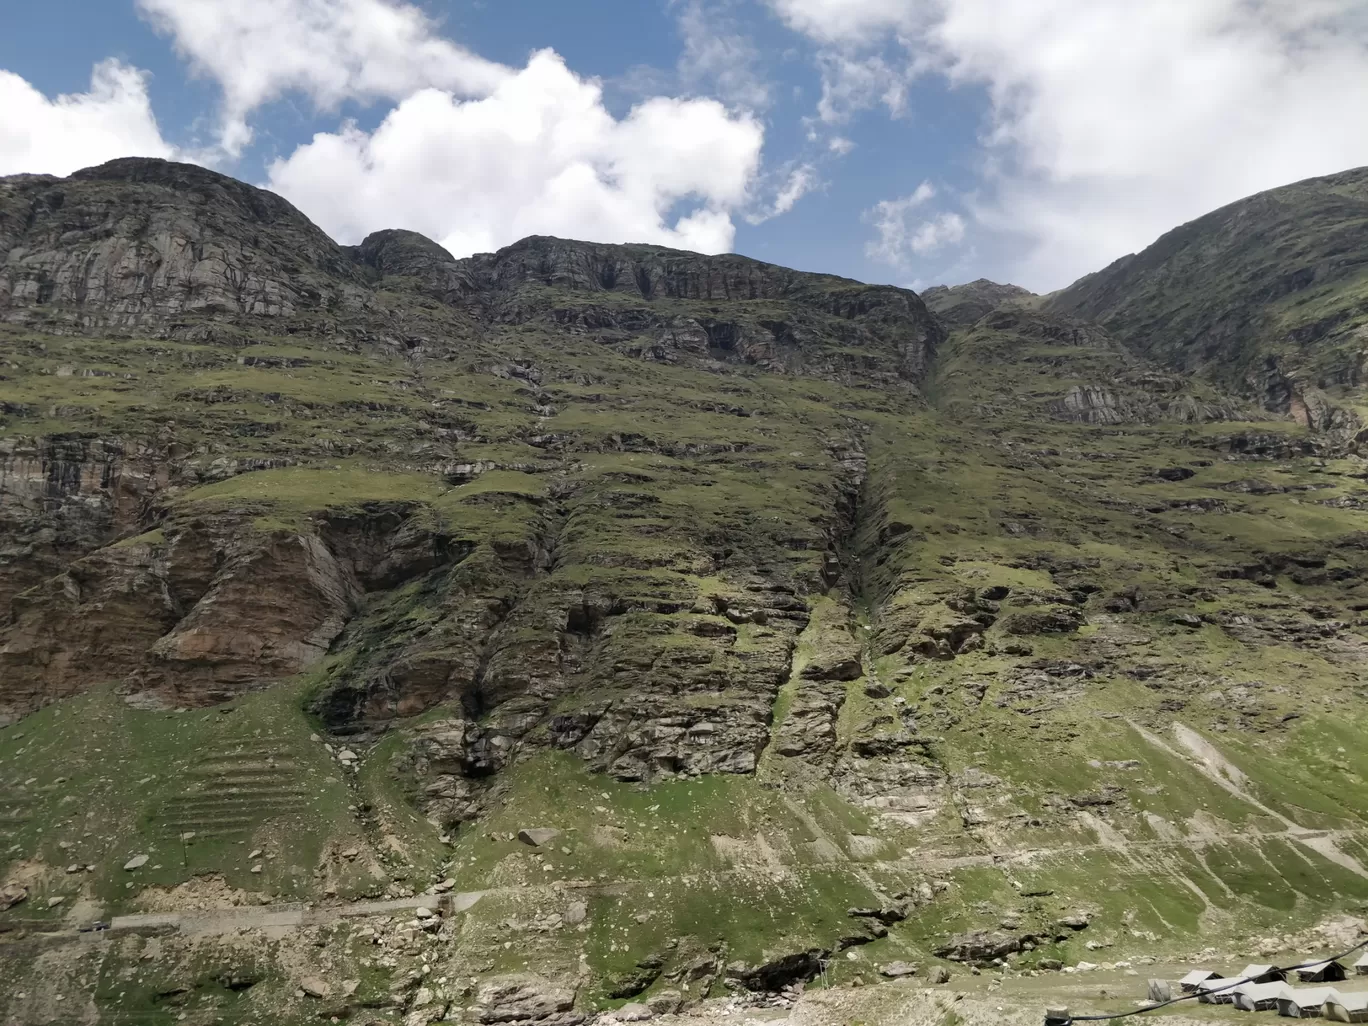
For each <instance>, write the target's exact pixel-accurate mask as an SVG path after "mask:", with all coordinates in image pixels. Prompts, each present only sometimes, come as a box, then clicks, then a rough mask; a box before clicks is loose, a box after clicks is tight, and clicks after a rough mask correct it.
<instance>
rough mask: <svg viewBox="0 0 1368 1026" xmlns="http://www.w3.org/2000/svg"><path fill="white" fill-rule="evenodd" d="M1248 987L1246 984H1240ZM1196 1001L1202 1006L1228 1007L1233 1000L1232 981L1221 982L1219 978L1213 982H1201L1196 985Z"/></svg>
mask: <svg viewBox="0 0 1368 1026" xmlns="http://www.w3.org/2000/svg"><path fill="white" fill-rule="evenodd" d="M1241 986H1248V984H1241ZM1197 1000H1198V1001H1200V1002H1201V1003H1202V1004H1204V1005H1228V1004H1230V1003H1231V1002H1232V1001H1234V1000H1235V989H1234V981H1233V980H1223V979H1221V978H1220V977H1219V976H1218V977H1216V978H1215V979H1214V980H1203V981H1202V982H1201V983H1199V984H1197Z"/></svg>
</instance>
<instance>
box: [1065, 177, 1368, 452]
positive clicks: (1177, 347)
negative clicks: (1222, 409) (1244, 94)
mask: <svg viewBox="0 0 1368 1026" xmlns="http://www.w3.org/2000/svg"><path fill="white" fill-rule="evenodd" d="M1366 240H1368V169H1364V168H1359V169H1357V170H1354V171H1345V172H1343V173H1341V174H1337V175H1330V176H1328V177H1325V178H1312V179H1308V180H1307V181H1304V182H1298V183H1297V184H1295V185H1289V186H1285V187H1283V188H1280V189H1273V190H1271V191H1269V192H1264V193H1260V194H1258V195H1257V196H1251V197H1249V198H1248V199H1243V200H1240V201H1239V202H1237V203H1232V204H1231V205H1230V206H1227V207H1223V208H1222V209H1220V210H1217V211H1215V212H1213V213H1210V214H1207V215H1206V216H1205V217H1201V218H1198V219H1197V220H1196V221H1193V222H1191V223H1190V224H1186V225H1183V226H1182V227H1180V228H1175V229H1174V230H1173V231H1171V232H1169V233H1168V234H1167V235H1165V236H1164V237H1163V238H1161V239H1159V241H1157V242H1156V243H1155V244H1154V245H1152V246H1150V247H1149V248H1148V249H1146V250H1145V251H1144V252H1143V253H1138V254H1132V255H1131V256H1127V257H1122V258H1121V259H1120V260H1118V261H1117V262H1116V263H1114V264H1112V265H1111V266H1110V267H1107V268H1105V269H1104V270H1101V271H1098V272H1097V273H1096V274H1092V275H1089V276H1088V277H1086V278H1083V279H1082V280H1081V281H1079V282H1077V283H1075V284H1074V285H1072V286H1070V287H1069V288H1067V289H1064V290H1063V291H1062V292H1059V293H1056V294H1055V295H1053V296H1051V297H1049V300H1048V302H1047V303H1046V307H1047V308H1048V309H1050V310H1052V311H1055V312H1059V313H1066V314H1069V315H1073V316H1078V317H1085V318H1088V319H1089V320H1093V321H1097V322H1098V323H1100V324H1102V325H1103V326H1105V327H1106V328H1107V329H1108V330H1110V331H1111V332H1112V333H1113V334H1115V335H1116V336H1117V337H1118V338H1120V339H1122V340H1123V341H1125V342H1126V343H1128V344H1129V345H1130V346H1131V347H1132V348H1134V349H1135V350H1136V351H1138V352H1140V353H1143V354H1145V355H1146V356H1149V357H1151V358H1153V359H1155V360H1157V361H1159V362H1160V363H1163V364H1164V365H1165V366H1168V367H1171V368H1173V369H1174V370H1178V371H1182V372H1190V371H1198V372H1201V373H1203V374H1205V375H1207V376H1209V377H1211V378H1212V379H1213V380H1216V381H1219V382H1222V383H1224V384H1226V385H1227V386H1229V387H1233V388H1237V389H1240V390H1244V391H1249V392H1251V393H1253V394H1255V395H1257V396H1258V398H1259V399H1260V400H1261V401H1262V402H1263V404H1264V406H1265V407H1266V408H1267V409H1268V410H1271V411H1274V412H1278V413H1286V414H1290V415H1291V416H1292V417H1294V418H1295V419H1296V420H1298V421H1300V422H1302V423H1304V424H1308V425H1310V426H1312V427H1314V428H1316V429H1317V430H1319V431H1338V432H1340V433H1341V434H1344V435H1357V434H1358V433H1359V432H1360V431H1361V430H1362V429H1363V427H1364V420H1363V404H1362V396H1361V393H1362V389H1363V386H1364V383H1365V372H1366V369H1368V364H1365V352H1368V246H1365V241H1366Z"/></svg>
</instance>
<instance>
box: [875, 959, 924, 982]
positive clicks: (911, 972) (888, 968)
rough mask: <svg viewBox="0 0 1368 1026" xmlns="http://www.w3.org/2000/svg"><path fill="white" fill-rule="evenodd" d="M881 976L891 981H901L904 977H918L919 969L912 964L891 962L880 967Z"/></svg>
mask: <svg viewBox="0 0 1368 1026" xmlns="http://www.w3.org/2000/svg"><path fill="white" fill-rule="evenodd" d="M879 975H880V976H886V977H888V979H890V980H899V979H902V978H903V977H904V976H916V975H917V967H916V966H915V965H913V964H912V963H911V962H889V963H888V964H887V965H882V966H879Z"/></svg>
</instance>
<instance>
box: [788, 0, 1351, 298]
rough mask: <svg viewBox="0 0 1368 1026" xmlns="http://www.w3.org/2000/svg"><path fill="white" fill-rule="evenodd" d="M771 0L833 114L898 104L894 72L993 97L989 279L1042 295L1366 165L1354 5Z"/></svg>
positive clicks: (982, 209) (981, 223) (985, 227)
mask: <svg viewBox="0 0 1368 1026" xmlns="http://www.w3.org/2000/svg"><path fill="white" fill-rule="evenodd" d="M769 3H770V4H771V6H772V7H773V8H774V9H775V10H776V11H777V12H778V13H779V14H780V15H781V17H783V18H784V20H785V21H786V22H787V23H788V24H789V25H791V26H792V27H794V28H795V29H797V30H799V31H801V32H804V33H806V34H807V35H808V36H810V37H811V38H812V39H813V40H815V41H816V42H817V43H818V44H819V48H820V53H821V56H820V58H819V61H820V64H821V66H822V67H823V69H824V73H825V77H826V79H827V83H828V86H827V90H826V95H825V96H824V106H823V107H821V108H819V114H821V115H822V116H824V117H828V118H831V117H842V116H848V115H849V113H850V112H851V111H852V110H856V109H859V108H861V107H869V106H871V105H873V104H875V103H879V102H887V101H886V100H883V99H882V98H881V95H880V93H879V89H880V86H881V84H882V85H884V86H885V87H887V85H888V84H890V83H891V84H892V85H893V86H896V85H897V84H898V83H899V82H900V81H905V78H899V75H900V74H901V75H904V76H905V75H912V74H919V73H926V72H927V71H928V70H931V69H934V70H936V71H937V72H938V73H940V74H943V75H945V76H946V77H947V78H948V79H949V80H950V81H951V82H953V83H955V84H969V85H975V86H980V87H982V88H984V90H985V91H986V94H987V97H988V100H989V103H990V107H991V111H990V116H989V121H988V124H987V126H986V129H985V133H984V137H983V150H982V154H981V155H982V158H983V178H984V182H983V184H984V185H985V186H986V189H985V191H984V193H983V195H982V197H981V198H980V200H979V202H978V204H977V205H976V206H975V208H974V211H973V212H974V215H975V219H976V221H977V222H978V232H979V233H987V234H992V235H994V237H995V240H996V241H995V246H994V249H995V252H996V262H997V266H995V267H992V268H989V270H991V271H992V272H993V273H994V274H995V275H996V276H998V277H1003V278H1009V279H1013V280H1022V281H1024V283H1026V284H1028V285H1031V286H1034V287H1036V288H1054V287H1058V286H1060V285H1064V284H1067V283H1068V282H1069V281H1071V280H1072V279H1074V278H1076V277H1077V276H1079V275H1080V274H1082V273H1085V272H1087V271H1090V270H1095V269H1097V268H1098V267H1100V266H1103V265H1105V264H1106V263H1107V262H1109V261H1110V260H1112V259H1115V258H1116V257H1118V256H1121V255H1123V254H1124V253H1127V252H1131V251H1135V250H1137V249H1140V248H1142V247H1144V246H1145V245H1147V244H1148V243H1150V242H1151V241H1153V239H1154V238H1155V237H1156V236H1158V235H1159V234H1161V233H1162V232H1164V231H1166V230H1167V229H1169V228H1171V227H1173V226H1175V225H1177V224H1179V223H1181V222H1183V221H1186V220H1189V219H1191V218H1193V217H1196V216H1199V215H1200V214H1202V213H1205V212H1206V211H1208V210H1211V209H1213V208H1215V207H1217V206H1220V205H1222V204H1224V203H1227V202H1230V201H1233V200H1235V199H1238V198H1240V197H1242V196H1245V195H1248V194H1250V193H1252V192H1257V191H1259V190H1262V189H1266V188H1271V187H1273V186H1277V185H1281V184H1284V183H1287V182H1291V181H1295V180H1298V179H1300V178H1305V177H1310V176H1313V175H1318V174H1327V173H1331V172H1334V171H1337V170H1342V169H1344V168H1347V167H1352V166H1356V165H1360V164H1365V163H1368V119H1365V118H1363V117H1359V116H1356V114H1355V112H1361V111H1363V110H1365V109H1368V6H1365V5H1364V3H1363V2H1362V0H1201V2H1195V0H1032V2H1031V3H1012V4H1005V3H1002V2H1000V0H769ZM895 54H900V55H901V56H900V58H899V59H898V60H895V59H894V55H895ZM899 60H900V62H901V63H899V62H898V61H899ZM828 97H830V99H828ZM942 234H943V233H942ZM952 234H953V233H952ZM875 245H881V243H876V244H875Z"/></svg>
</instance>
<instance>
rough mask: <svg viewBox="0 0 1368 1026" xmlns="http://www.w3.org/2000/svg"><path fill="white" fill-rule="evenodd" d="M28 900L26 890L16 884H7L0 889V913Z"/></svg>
mask: <svg viewBox="0 0 1368 1026" xmlns="http://www.w3.org/2000/svg"><path fill="white" fill-rule="evenodd" d="M27 900H28V888H26V887H21V886H20V885H19V884H17V883H7V884H5V886H3V887H0V912H3V911H5V909H8V908H13V907H14V906H15V905H18V904H19V903H20V902H23V901H27Z"/></svg>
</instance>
